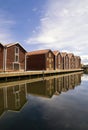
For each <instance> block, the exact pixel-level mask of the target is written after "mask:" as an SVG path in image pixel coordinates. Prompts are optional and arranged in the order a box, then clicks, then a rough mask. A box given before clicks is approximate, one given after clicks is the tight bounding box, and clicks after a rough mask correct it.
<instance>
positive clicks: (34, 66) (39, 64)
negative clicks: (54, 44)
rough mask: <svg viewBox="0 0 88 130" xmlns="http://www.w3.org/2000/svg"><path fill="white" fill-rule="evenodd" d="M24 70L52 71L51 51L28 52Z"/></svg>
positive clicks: (52, 58)
mask: <svg viewBox="0 0 88 130" xmlns="http://www.w3.org/2000/svg"><path fill="white" fill-rule="evenodd" d="M26 61H27V67H26V70H27V71H28V70H54V54H53V52H52V51H51V50H49V49H47V50H38V51H32V52H28V53H27V55H26Z"/></svg>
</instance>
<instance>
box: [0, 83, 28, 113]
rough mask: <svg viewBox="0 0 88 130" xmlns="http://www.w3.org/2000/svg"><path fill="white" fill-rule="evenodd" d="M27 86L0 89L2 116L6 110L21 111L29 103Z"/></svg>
mask: <svg viewBox="0 0 88 130" xmlns="http://www.w3.org/2000/svg"><path fill="white" fill-rule="evenodd" d="M26 95H27V91H26V86H25V84H22V85H16V86H10V87H3V88H0V97H1V98H0V115H1V114H2V113H3V112H4V111H6V110H13V111H19V110H20V109H21V108H22V106H23V105H24V104H25V102H26V101H27V99H26Z"/></svg>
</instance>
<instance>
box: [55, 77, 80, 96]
mask: <svg viewBox="0 0 88 130" xmlns="http://www.w3.org/2000/svg"><path fill="white" fill-rule="evenodd" d="M80 83H81V74H72V75H67V76H61V77H58V78H55V84H54V85H55V93H54V95H59V94H60V93H61V92H66V91H68V90H69V89H74V87H75V86H77V85H79V84H80Z"/></svg>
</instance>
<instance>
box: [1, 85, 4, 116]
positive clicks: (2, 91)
mask: <svg viewBox="0 0 88 130" xmlns="http://www.w3.org/2000/svg"><path fill="white" fill-rule="evenodd" d="M3 112H4V90H3V88H0V115H1V114H2V113H3Z"/></svg>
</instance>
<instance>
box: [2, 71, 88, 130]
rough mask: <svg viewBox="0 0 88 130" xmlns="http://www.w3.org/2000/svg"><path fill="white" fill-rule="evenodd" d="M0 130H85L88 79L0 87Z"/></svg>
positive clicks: (68, 77) (72, 76) (59, 78)
mask: <svg viewBox="0 0 88 130" xmlns="http://www.w3.org/2000/svg"><path fill="white" fill-rule="evenodd" d="M0 130H88V75H85V74H81V73H74V74H69V75H64V76H63V75H61V76H56V77H47V78H44V79H40V81H39V80H38V81H37V80H36V81H35V82H32V81H28V80H27V81H19V82H11V83H1V84H0Z"/></svg>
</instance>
